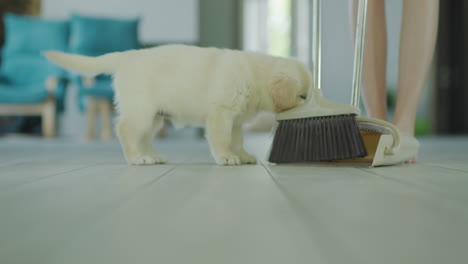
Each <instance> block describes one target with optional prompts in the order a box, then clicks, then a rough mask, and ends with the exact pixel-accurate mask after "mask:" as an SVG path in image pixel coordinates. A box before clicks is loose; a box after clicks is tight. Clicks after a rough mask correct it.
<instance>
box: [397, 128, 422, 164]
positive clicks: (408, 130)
mask: <svg viewBox="0 0 468 264" xmlns="http://www.w3.org/2000/svg"><path fill="white" fill-rule="evenodd" d="M395 126H396V127H397V128H398V129H399V130H400V133H401V135H402V136H407V137H412V138H414V126H410V125H404V124H398V123H397V124H395ZM417 161H418V155H416V156H414V157H412V158H410V159H408V160H406V161H405V162H403V163H404V164H414V163H416V162H417Z"/></svg>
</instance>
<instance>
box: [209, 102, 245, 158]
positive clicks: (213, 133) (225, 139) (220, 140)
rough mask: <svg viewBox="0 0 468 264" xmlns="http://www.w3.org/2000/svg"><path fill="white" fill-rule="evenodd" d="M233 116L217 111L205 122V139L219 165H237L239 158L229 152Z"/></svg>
mask: <svg viewBox="0 0 468 264" xmlns="http://www.w3.org/2000/svg"><path fill="white" fill-rule="evenodd" d="M232 127H233V115H232V114H231V113H228V112H226V111H223V110H220V109H218V110H217V111H214V113H212V114H210V115H209V116H208V118H207V121H206V137H207V139H208V142H209V143H210V147H211V153H212V155H213V157H214V158H215V160H216V163H218V164H219V165H239V164H241V160H240V157H239V156H238V155H236V154H235V153H234V152H232V150H231V144H232Z"/></svg>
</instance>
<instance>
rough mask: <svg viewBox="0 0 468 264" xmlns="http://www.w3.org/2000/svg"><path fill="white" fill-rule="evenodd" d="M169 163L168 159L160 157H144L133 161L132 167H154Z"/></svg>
mask: <svg viewBox="0 0 468 264" xmlns="http://www.w3.org/2000/svg"><path fill="white" fill-rule="evenodd" d="M163 163H167V159H166V158H165V157H163V156H160V155H144V156H141V157H139V158H136V159H134V160H133V161H131V164H132V165H153V164H163Z"/></svg>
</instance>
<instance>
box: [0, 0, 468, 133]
mask: <svg viewBox="0 0 468 264" xmlns="http://www.w3.org/2000/svg"><path fill="white" fill-rule="evenodd" d="M322 2H323V3H322V8H323V54H322V58H323V70H322V74H323V78H322V86H323V89H324V94H325V96H326V97H327V98H328V99H330V100H333V101H337V102H343V103H349V102H350V97H351V84H352V71H353V69H352V63H353V49H352V35H351V28H350V25H349V21H350V17H349V12H348V0H326V1H322ZM386 5H387V8H386V9H387V23H388V34H389V35H388V40H389V43H388V67H387V71H388V73H387V76H388V79H387V86H388V93H389V96H388V97H389V107H390V113H391V111H392V107H393V105H394V101H393V98H394V97H395V93H396V91H397V79H398V69H397V65H398V44H399V32H400V23H401V6H402V0H392V1H386ZM467 12H468V3H465V2H464V1H441V10H440V27H439V28H440V29H439V38H438V47H437V51H436V56H435V57H434V62H433V67H432V69H431V72H430V74H429V78H428V80H427V84H426V86H427V87H426V89H425V92H424V96H423V98H422V101H421V104H420V106H419V111H418V121H417V127H416V132H417V135H419V136H421V135H434V134H439V135H440V134H444V135H447V134H466V133H468V115H467V114H468V106H467V104H466V103H465V102H468V89H466V86H467V85H468V83H467V80H466V78H465V76H468V75H466V74H465V72H466V71H467V70H468V68H467V67H466V65H467V63H468V57H467V56H466V55H465V54H467V53H466V52H465V50H466V48H465V47H466V45H465V42H466V40H465V39H464V37H463V36H464V31H465V30H466V29H467V26H468V19H466V18H465V16H464V14H466V13H467ZM0 14H1V16H2V20H1V23H0V45H2V58H1V60H2V62H1V63H2V64H1V66H0V69H1V70H0V74H1V75H0V135H11V134H22V135H41V134H42V133H43V119H44V118H45V116H44V110H37V112H34V111H33V110H31V111H29V110H28V111H26V110H21V109H23V108H24V107H28V105H29V106H30V105H31V104H34V105H38V107H39V106H41V107H42V103H43V102H42V101H41V100H47V98H49V97H47V98H46V99H44V98H42V99H41V98H39V97H37V98H38V99H37V100H36V101H34V100H32V101H31V100H30V102H24V100H23V99H21V98H22V96H23V95H24V93H26V92H25V90H22V88H21V89H19V88H18V89H16V88H11V87H10V88H5V87H3V88H2V85H4V86H5V85H7V84H8V85H10V84H11V83H13V82H9V81H8V78H10V77H9V74H10V75H11V74H13V75H15V74H16V72H13V73H11V72H9V71H8V70H4V69H5V67H6V68H7V69H9V65H10V64H11V63H12V61H14V62H15V63H16V62H17V61H18V60H17V59H13V58H17V56H16V55H15V56H13V55H11V54H12V53H14V54H17V53H18V51H17V49H14V50H15V51H14V52H12V46H14V45H16V46H18V45H22V44H18V43H19V42H18V39H20V40H22V41H24V42H27V43H28V44H27V45H28V46H34V45H35V43H36V41H37V43H38V44H37V46H38V47H39V46H40V47H45V48H47V47H46V46H44V45H46V44H49V43H45V42H47V41H46V40H44V39H41V36H48V35H47V34H48V33H47V34H45V35H38V34H34V32H36V31H35V29H34V30H28V28H36V27H38V28H40V29H38V30H42V31H44V32H51V31H53V30H55V29H49V26H50V23H49V24H48V22H50V21H53V22H54V23H59V22H61V23H64V25H65V26H66V27H67V28H66V33H62V35H63V36H62V38H63V39H64V41H66V42H67V43H68V44H67V45H68V46H66V47H65V48H64V49H65V50H67V51H73V52H77V53H83V54H89V53H91V54H93V55H95V54H101V53H106V52H109V51H116V50H125V49H127V48H143V47H153V46H158V45H162V44H168V43H185V44H191V45H199V46H203V47H207V46H210V47H211V46H214V47H220V48H232V49H243V50H251V51H260V52H265V53H269V54H272V55H277V56H287V57H289V56H292V57H297V58H298V59H299V60H301V61H303V62H304V63H307V64H308V65H309V66H310V65H311V50H312V43H311V34H310V32H311V1H310V0H198V1H197V0H172V1H168V0H131V1H129V0H121V1H111V0H1V2H0ZM12 14H16V15H20V16H11V15H12ZM24 16H26V17H24ZM31 16H32V17H34V20H31V19H29V18H30V17H31ZM19 24H21V27H20V26H18V25H19ZM39 25H40V27H39ZM51 28H52V27H51ZM31 32H33V33H31ZM83 32H84V33H83ZM89 32H93V34H91V33H89ZM28 34H29V35H28ZM44 38H45V37H44ZM103 39H104V40H103ZM132 39H134V42H135V43H137V45H136V46H135V45H134V44H132V43H133V42H132V41H133V40H132ZM14 41H16V42H14ZM44 43H45V44H44ZM125 43H129V44H128V45H127V44H125ZM124 44H125V45H127V46H125V45H124ZM80 45H81V46H80ZM83 45H84V46H85V47H84V48H83ZM132 45H133V46H132ZM16 46H15V47H16ZM52 46H53V45H52V44H51V47H52ZM33 48H34V47H33ZM30 50H31V48H30ZM28 52H29V51H28ZM28 52H25V54H31V56H36V55H37V54H35V55H32V53H28ZM28 56H29V55H28ZM15 65H16V66H15V67H18V68H15V69H22V67H23V66H24V65H21V64H20V65H19V66H18V65H17V64H15ZM32 65H33V63H30V64H28V67H29V66H30V67H33V66H32ZM38 65H39V66H37V67H39V68H41V66H40V64H38ZM46 75H47V74H45V75H44V79H47V78H45V77H46ZM2 80H4V81H3V82H4V84H1V81H2ZM59 81H64V87H65V88H64V89H63V92H61V93H60V95H59V94H57V95H55V97H54V98H58V99H57V101H56V102H55V103H56V106H55V118H54V119H53V123H54V124H55V126H54V128H53V129H54V131H55V133H54V134H55V136H58V137H65V138H89V139H93V138H107V139H108V138H109V137H111V136H110V135H109V133H111V132H109V131H107V132H106V131H105V130H106V128H105V127H106V126H109V116H112V107H111V105H110V104H109V103H110V102H111V100H112V96H113V94H112V90H111V89H109V88H108V86H110V81H109V80H107V79H106V77H99V76H98V77H97V78H96V79H95V80H86V79H83V78H81V77H79V76H70V75H69V74H66V73H63V75H61V76H59ZM33 86H34V87H36V86H37V88H34V87H33ZM28 87H33V88H28V90H27V91H30V90H31V91H32V90H33V89H45V88H44V84H42V83H37V85H36V83H34V82H32V81H31V83H30V84H28ZM46 88H47V87H46ZM1 89H9V90H8V93H7V92H5V94H7V95H8V96H6V95H5V96H4V98H10V99H2V98H1V97H2V91H1ZM15 89H16V90H15ZM15 93H18V94H15ZM49 96H50V92H49ZM11 98H12V99H11ZM18 98H20V99H21V100H20V99H18ZM28 98H31V97H28ZM26 101H27V100H26ZM18 109H20V110H18ZM38 109H39V108H38ZM41 109H42V108H41ZM32 112H34V113H32ZM265 120H267V121H266V122H268V120H271V116H270V117H268V116H267V115H266V117H265ZM99 129H101V130H104V132H97V131H99ZM106 133H107V135H106Z"/></svg>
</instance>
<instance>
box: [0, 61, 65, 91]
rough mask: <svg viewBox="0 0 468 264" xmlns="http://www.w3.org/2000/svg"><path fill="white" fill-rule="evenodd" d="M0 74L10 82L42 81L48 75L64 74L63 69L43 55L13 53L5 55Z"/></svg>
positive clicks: (28, 82) (27, 82)
mask: <svg viewBox="0 0 468 264" xmlns="http://www.w3.org/2000/svg"><path fill="white" fill-rule="evenodd" d="M0 72H1V75H2V76H4V78H5V79H6V80H8V82H10V83H12V84H19V85H23V84H31V83H40V84H42V83H44V81H45V80H46V79H47V78H48V77H49V76H64V75H65V71H64V70H63V69H62V68H60V67H58V66H56V65H54V64H52V63H50V62H49V61H48V60H47V59H46V58H45V57H43V56H30V55H28V54H15V55H14V56H13V55H10V56H8V57H5V58H4V59H3V63H2V67H1V70H0Z"/></svg>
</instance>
